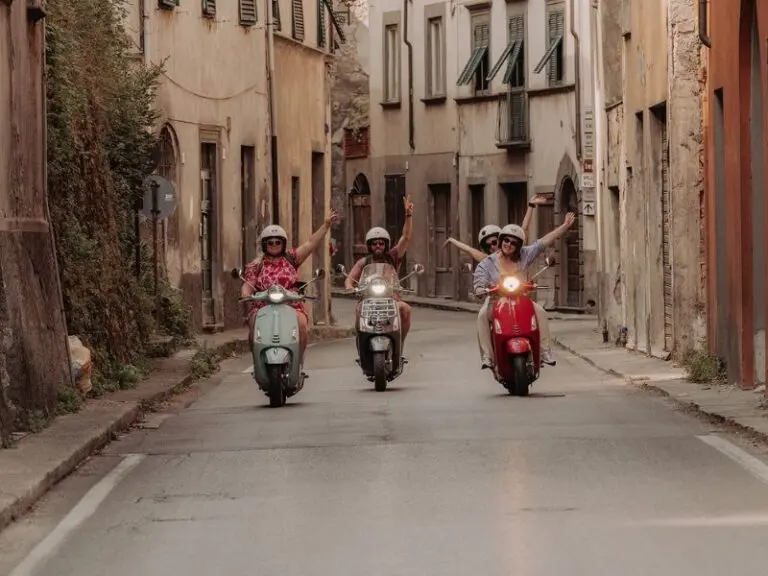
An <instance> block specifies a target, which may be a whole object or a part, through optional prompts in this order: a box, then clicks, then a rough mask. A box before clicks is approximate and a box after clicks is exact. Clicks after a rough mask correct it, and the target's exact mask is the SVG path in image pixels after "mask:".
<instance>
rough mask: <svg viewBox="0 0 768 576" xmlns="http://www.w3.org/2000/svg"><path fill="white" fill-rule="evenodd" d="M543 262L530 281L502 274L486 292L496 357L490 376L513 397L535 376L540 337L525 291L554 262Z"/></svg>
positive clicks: (523, 393)
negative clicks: (499, 280) (488, 299)
mask: <svg viewBox="0 0 768 576" xmlns="http://www.w3.org/2000/svg"><path fill="white" fill-rule="evenodd" d="M545 262H546V266H545V267H544V268H543V269H542V270H540V271H539V272H538V273H537V274H536V275H535V276H534V277H533V278H531V280H530V281H523V280H521V279H520V278H518V277H517V276H504V277H502V279H501V282H500V283H499V284H498V285H497V286H494V287H492V288H490V289H488V290H487V292H486V293H487V294H488V295H489V296H491V301H490V303H489V305H490V306H491V310H490V311H489V313H488V319H489V321H490V325H491V340H492V342H493V355H494V358H495V359H496V362H495V363H496V367H495V368H494V370H493V375H494V377H495V378H496V380H497V381H498V382H499V383H501V385H502V386H504V388H506V389H507V390H508V391H509V393H510V394H512V395H513V396H528V394H529V392H530V387H531V384H533V383H534V382H535V381H536V380H538V379H539V370H540V368H541V338H540V336H539V326H538V322H537V321H536V309H535V308H534V307H533V300H531V299H530V298H529V297H528V293H529V292H530V291H531V290H535V289H536V287H537V285H536V283H535V282H534V281H533V280H535V279H536V277H538V276H539V275H540V274H541V273H542V272H544V270H546V269H547V268H549V267H550V266H553V265H554V264H555V260H554V258H547V259H546V260H545Z"/></svg>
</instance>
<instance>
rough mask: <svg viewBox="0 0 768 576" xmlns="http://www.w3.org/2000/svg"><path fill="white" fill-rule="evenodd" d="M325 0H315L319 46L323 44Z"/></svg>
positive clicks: (321, 46)
mask: <svg viewBox="0 0 768 576" xmlns="http://www.w3.org/2000/svg"><path fill="white" fill-rule="evenodd" d="M326 29H327V27H326V25H325V2H324V1H323V0H317V45H318V46H319V47H320V48H323V47H324V46H325V35H326Z"/></svg>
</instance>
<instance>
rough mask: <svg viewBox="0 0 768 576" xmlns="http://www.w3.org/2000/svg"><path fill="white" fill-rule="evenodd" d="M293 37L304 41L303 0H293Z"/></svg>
mask: <svg viewBox="0 0 768 576" xmlns="http://www.w3.org/2000/svg"><path fill="white" fill-rule="evenodd" d="M292 16H293V38H294V39H295V40H299V41H301V42H303V41H304V0H293V15H292Z"/></svg>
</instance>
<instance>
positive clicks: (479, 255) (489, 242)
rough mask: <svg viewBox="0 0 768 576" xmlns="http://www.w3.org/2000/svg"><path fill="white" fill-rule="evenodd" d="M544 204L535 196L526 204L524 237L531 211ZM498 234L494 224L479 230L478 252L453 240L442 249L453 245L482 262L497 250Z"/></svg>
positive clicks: (543, 199)
mask: <svg viewBox="0 0 768 576" xmlns="http://www.w3.org/2000/svg"><path fill="white" fill-rule="evenodd" d="M545 202H547V200H546V198H544V196H541V195H536V197H534V199H533V200H531V201H530V202H528V210H526V211H525V217H524V218H523V224H522V226H523V232H525V235H526V237H527V236H528V227H529V226H530V224H531V218H533V209H534V208H536V206H539V205H541V204H544V203H545ZM500 233H501V228H500V227H499V226H496V225H495V224H486V225H485V226H483V227H482V228H481V229H480V234H478V237H477V242H478V244H479V245H480V250H478V249H477V248H472V246H469V245H468V244H464V242H459V241H458V240H456V239H455V238H448V240H446V241H445V242H444V243H443V248H445V247H446V246H447V245H448V244H453V245H454V246H455V247H456V248H458V249H459V250H461V251H462V252H465V253H467V254H469V255H470V256H471V257H472V259H473V260H474V261H475V262H482V261H483V260H485V259H486V258H487V257H488V255H489V254H493V253H494V252H496V251H497V250H498V249H499V234H500Z"/></svg>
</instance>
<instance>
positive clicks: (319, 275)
mask: <svg viewBox="0 0 768 576" xmlns="http://www.w3.org/2000/svg"><path fill="white" fill-rule="evenodd" d="M315 278H319V279H320V280H322V279H323V278H325V270H323V269H322V268H318V269H317V270H315Z"/></svg>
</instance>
